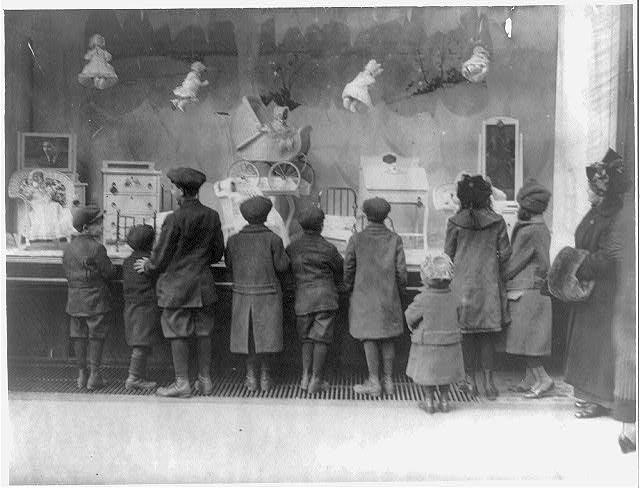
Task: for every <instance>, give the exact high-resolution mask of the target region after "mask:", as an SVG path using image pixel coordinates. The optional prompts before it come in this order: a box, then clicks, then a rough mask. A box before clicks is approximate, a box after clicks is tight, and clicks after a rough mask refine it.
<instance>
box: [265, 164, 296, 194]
mask: <svg viewBox="0 0 640 488" xmlns="http://www.w3.org/2000/svg"><path fill="white" fill-rule="evenodd" d="M267 180H268V181H269V186H270V187H271V189H272V190H279V191H296V190H297V189H298V187H299V186H300V170H299V169H298V167H297V166H296V165H295V164H293V163H290V162H289V161H280V162H278V163H275V164H273V166H271V168H270V169H269V175H268V176H267Z"/></svg>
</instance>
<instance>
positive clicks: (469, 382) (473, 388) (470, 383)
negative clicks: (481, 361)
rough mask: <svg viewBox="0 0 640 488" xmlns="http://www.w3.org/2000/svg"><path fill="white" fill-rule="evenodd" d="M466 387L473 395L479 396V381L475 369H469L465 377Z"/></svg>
mask: <svg viewBox="0 0 640 488" xmlns="http://www.w3.org/2000/svg"><path fill="white" fill-rule="evenodd" d="M464 387H465V389H466V390H467V393H469V394H470V395H471V396H478V394H479V392H478V382H477V381H476V373H475V371H467V372H466V375H465V378H464Z"/></svg>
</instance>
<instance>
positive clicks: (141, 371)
mask: <svg viewBox="0 0 640 488" xmlns="http://www.w3.org/2000/svg"><path fill="white" fill-rule="evenodd" d="M146 354H147V353H146V351H145V350H144V349H143V348H141V347H134V348H133V352H132V353H131V362H130V364H129V376H128V377H127V380H126V381H125V383H124V389H125V390H150V389H152V388H155V387H156V386H157V384H156V382H155V381H145V380H144V377H145V370H146V364H147V357H146Z"/></svg>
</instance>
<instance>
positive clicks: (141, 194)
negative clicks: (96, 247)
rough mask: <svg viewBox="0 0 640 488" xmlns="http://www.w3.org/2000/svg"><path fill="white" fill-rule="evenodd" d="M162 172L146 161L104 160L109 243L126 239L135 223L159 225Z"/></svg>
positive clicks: (103, 172)
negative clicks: (157, 223) (156, 222)
mask: <svg viewBox="0 0 640 488" xmlns="http://www.w3.org/2000/svg"><path fill="white" fill-rule="evenodd" d="M161 174H162V173H161V172H160V171H156V169H155V168H154V163H150V162H146V161H103V163H102V185H103V186H102V188H103V202H102V205H103V209H104V210H105V216H104V233H103V242H104V244H105V245H107V244H108V245H114V244H115V245H116V246H117V245H118V244H119V243H120V242H123V241H124V240H125V238H126V235H127V230H128V229H129V228H130V227H131V226H133V225H137V224H149V225H151V226H155V219H156V214H157V213H158V212H159V211H160V192H161V187H160V175H161Z"/></svg>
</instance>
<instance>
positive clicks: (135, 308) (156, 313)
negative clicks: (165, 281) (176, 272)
mask: <svg viewBox="0 0 640 488" xmlns="http://www.w3.org/2000/svg"><path fill="white" fill-rule="evenodd" d="M155 236H156V233H155V230H153V227H151V226H150V225H134V226H133V227H131V229H130V230H129V232H128V233H127V244H129V246H131V249H133V252H132V253H131V254H130V255H129V257H127V258H126V259H125V260H124V262H123V263H122V278H123V289H124V332H125V338H126V341H127V344H128V345H129V346H130V347H131V348H132V351H131V362H130V364H129V377H128V378H127V381H126V382H125V384H124V387H125V389H127V390H134V389H140V390H148V389H151V388H154V387H155V386H156V383H155V381H146V380H145V379H144V378H145V377H146V366H147V357H148V356H149V354H151V347H152V346H153V345H154V344H156V343H157V342H158V341H159V339H160V309H159V308H158V303H157V300H158V299H157V298H156V290H155V286H156V284H155V280H154V279H153V278H151V277H150V276H147V275H145V274H140V273H138V272H137V271H136V270H135V268H134V264H135V262H136V261H137V260H138V259H140V258H149V257H150V256H151V249H152V248H153V242H154V240H155Z"/></svg>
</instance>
